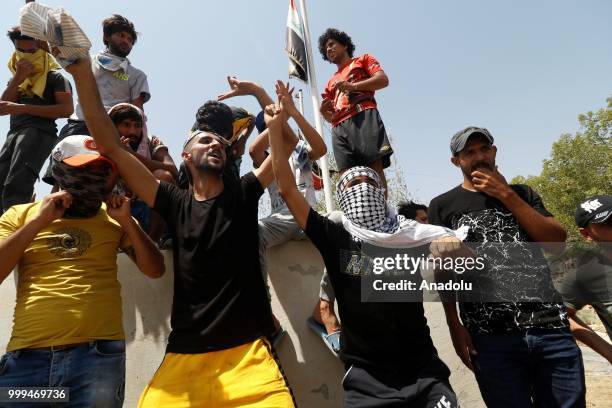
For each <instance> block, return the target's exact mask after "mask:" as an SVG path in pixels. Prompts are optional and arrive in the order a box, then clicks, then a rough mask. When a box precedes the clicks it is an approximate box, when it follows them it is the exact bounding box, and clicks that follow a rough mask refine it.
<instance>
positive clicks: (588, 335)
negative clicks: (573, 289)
mask: <svg viewBox="0 0 612 408" xmlns="http://www.w3.org/2000/svg"><path fill="white" fill-rule="evenodd" d="M567 314H568V315H569V322H570V330H571V331H572V334H573V335H574V337H575V338H576V339H577V340H580V341H581V342H583V343H584V344H586V345H587V346H589V347H590V348H592V349H593V350H594V351H596V352H597V353H599V354H601V355H602V356H603V357H605V358H606V360H608V361H609V362H610V363H611V364H612V344H610V343H608V342H607V341H606V340H604V339H603V338H602V337H601V336H599V335H598V334H597V333H595V332H594V331H593V329H591V328H590V327H589V325H588V324H586V323H585V322H583V321H582V320H581V319H580V318H579V317H578V316H577V315H576V309H574V308H572V307H568V308H567Z"/></svg>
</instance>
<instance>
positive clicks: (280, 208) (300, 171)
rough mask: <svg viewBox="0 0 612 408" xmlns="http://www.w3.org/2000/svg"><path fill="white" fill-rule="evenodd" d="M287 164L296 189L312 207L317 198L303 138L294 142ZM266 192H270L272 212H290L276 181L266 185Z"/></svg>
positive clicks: (306, 145) (306, 146)
mask: <svg viewBox="0 0 612 408" xmlns="http://www.w3.org/2000/svg"><path fill="white" fill-rule="evenodd" d="M289 166H290V167H291V171H293V174H294V175H295V183H296V185H297V187H298V190H300V192H301V193H302V195H303V196H304V198H306V201H307V202H308V204H310V206H311V207H313V206H314V205H315V204H316V201H317V199H316V196H315V189H314V185H313V182H312V161H311V160H310V158H309V157H308V144H307V143H306V142H305V141H304V140H300V141H299V142H298V143H297V144H296V146H295V149H293V152H292V153H291V156H289ZM268 193H269V194H270V205H271V207H272V214H275V213H290V211H289V208H287V204H286V203H285V200H283V197H281V195H280V193H279V191H278V185H277V184H276V181H273V182H272V183H270V185H269V186H268Z"/></svg>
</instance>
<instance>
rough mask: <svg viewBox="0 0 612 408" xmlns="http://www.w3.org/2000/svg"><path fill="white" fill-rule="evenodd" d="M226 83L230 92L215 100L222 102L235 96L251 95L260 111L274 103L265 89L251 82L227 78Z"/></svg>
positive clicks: (231, 77)
mask: <svg viewBox="0 0 612 408" xmlns="http://www.w3.org/2000/svg"><path fill="white" fill-rule="evenodd" d="M227 83H228V84H229V87H230V90H229V91H227V92H225V93H222V94H220V95H219V96H218V97H217V99H218V100H219V101H224V100H226V99H229V98H233V97H235V96H245V95H251V96H254V97H255V99H257V102H259V105H260V106H261V109H264V108H265V107H266V106H268V105H270V104H273V103H274V101H273V100H272V98H271V97H270V95H268V93H267V92H266V90H265V89H263V88H262V87H261V85H259V84H257V83H255V82H252V81H241V80H239V79H238V78H236V77H233V76H228V77H227Z"/></svg>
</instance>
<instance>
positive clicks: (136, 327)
mask: <svg viewBox="0 0 612 408" xmlns="http://www.w3.org/2000/svg"><path fill="white" fill-rule="evenodd" d="M165 256H166V271H167V273H166V275H165V276H164V277H163V278H161V279H157V280H152V279H148V278H146V277H144V276H143V275H142V274H141V273H139V272H138V271H137V270H136V268H135V266H134V265H133V264H132V263H131V261H130V260H129V259H128V258H127V257H126V256H125V255H123V254H121V255H119V258H118V267H119V280H120V282H121V285H122V297H123V324H124V327H125V333H126V340H127V344H128V347H127V375H126V396H125V406H126V407H135V406H136V403H137V402H138V397H139V395H140V392H141V391H142V390H143V389H144V387H145V385H146V384H147V382H148V381H149V380H150V379H151V378H152V376H153V374H154V373H155V370H157V368H158V367H159V365H160V363H161V361H162V358H163V355H164V350H165V346H166V340H167V337H168V333H169V331H170V310H171V307H172V282H173V273H172V254H171V252H170V251H168V252H166V254H165ZM268 268H269V275H270V282H271V291H272V307H273V310H274V313H275V315H276V317H277V318H278V319H279V320H280V321H281V324H282V325H283V327H284V328H285V329H286V330H287V332H288V336H287V337H286V338H285V339H283V341H282V342H281V344H280V346H279V348H278V355H279V358H280V360H281V363H282V366H283V368H284V370H285V374H286V375H287V378H288V379H289V383H290V385H291V388H292V389H293V391H294V394H295V397H296V399H297V402H298V405H299V406H300V407H307V408H311V407H316V408H326V407H340V406H342V398H343V395H342V387H341V385H340V383H341V380H342V376H343V375H344V367H343V365H342V363H341V362H340V361H339V360H337V359H336V358H334V357H333V355H332V354H331V353H330V351H329V350H328V349H327V348H326V347H325V346H324V345H323V343H322V341H321V339H320V338H318V337H317V336H316V335H315V334H314V333H312V332H311V331H310V330H309V329H308V327H307V326H306V319H307V318H308V317H309V316H310V314H311V313H312V309H313V307H314V305H315V302H316V301H317V297H318V293H319V281H320V279H321V273H322V270H323V264H322V260H321V257H320V256H319V253H318V252H317V250H316V249H315V248H314V247H313V246H312V244H310V242H308V241H300V242H289V243H287V244H285V245H283V246H280V247H277V248H272V249H270V250H269V251H268ZM0 301H1V302H2V306H0V350H2V351H4V350H5V347H6V344H7V343H8V340H9V337H10V333H11V327H12V316H13V308H14V302H15V281H14V278H13V275H10V276H9V277H8V278H7V279H6V280H5V281H4V282H3V283H2V284H1V285H0ZM425 310H426V314H427V318H428V320H429V325H430V328H431V330H432V337H433V339H434V342H435V343H436V347H437V348H438V351H439V353H440V356H441V358H442V359H443V360H444V361H445V362H446V364H448V366H449V368H450V369H451V371H452V373H453V374H452V376H451V383H452V385H453V388H454V389H455V392H457V394H458V395H459V397H460V400H461V404H462V405H463V406H465V407H470V408H479V407H484V404H483V403H482V400H481V398H480V393H479V392H478V388H477V386H476V383H475V380H474V376H473V375H472V373H471V372H470V371H469V370H468V369H467V368H465V367H464V366H463V364H462V363H461V361H460V360H459V359H458V358H457V357H456V355H455V352H454V350H453V347H452V343H451V342H450V338H449V335H448V329H447V327H446V322H445V319H444V312H443V311H442V306H441V305H440V304H438V303H426V304H425ZM100 313H104V311H103V310H101V311H100Z"/></svg>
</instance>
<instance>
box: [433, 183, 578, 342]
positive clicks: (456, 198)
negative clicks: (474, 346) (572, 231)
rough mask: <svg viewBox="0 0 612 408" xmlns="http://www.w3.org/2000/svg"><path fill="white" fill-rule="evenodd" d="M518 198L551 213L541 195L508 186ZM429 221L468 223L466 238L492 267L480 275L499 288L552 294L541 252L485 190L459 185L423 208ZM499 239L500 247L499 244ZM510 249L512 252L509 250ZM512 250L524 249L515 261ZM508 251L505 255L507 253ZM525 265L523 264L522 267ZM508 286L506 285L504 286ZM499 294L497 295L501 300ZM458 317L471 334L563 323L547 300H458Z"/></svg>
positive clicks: (563, 315) (455, 225)
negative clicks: (484, 256) (484, 254)
mask: <svg viewBox="0 0 612 408" xmlns="http://www.w3.org/2000/svg"><path fill="white" fill-rule="evenodd" d="M510 187H511V188H512V189H513V190H514V191H515V192H516V193H517V194H518V195H519V197H520V198H521V199H523V200H524V201H525V202H526V203H527V204H529V205H530V206H531V207H532V208H533V209H535V210H536V211H537V212H539V213H540V214H542V215H544V216H546V217H552V214H550V213H549V212H548V211H547V210H546V208H545V207H544V204H543V203H542V199H541V198H540V196H539V195H538V194H537V193H536V192H535V191H534V190H533V189H531V187H529V186H527V185H521V184H516V185H511V186H510ZM427 215H428V217H429V222H430V223H431V224H434V225H441V226H444V227H447V228H451V229H458V228H459V227H461V226H468V227H469V232H468V236H467V238H466V239H465V241H466V242H470V243H477V245H476V247H475V248H477V249H478V250H480V251H482V253H486V254H487V255H486V256H488V261H489V262H491V264H492V265H494V267H491V268H490V270H488V271H487V274H486V275H482V279H487V280H490V281H491V282H494V283H495V282H497V283H498V284H499V287H500V288H503V287H504V285H506V284H507V283H508V282H512V284H513V285H514V286H513V289H514V290H516V291H521V288H522V289H524V290H525V292H531V293H549V292H551V291H552V292H554V289H553V284H552V278H551V276H550V270H549V268H548V265H547V264H546V261H545V259H544V257H543V254H542V252H541V251H540V250H539V249H538V248H536V247H535V246H534V245H531V244H521V243H529V242H532V241H533V240H532V239H531V237H529V235H528V234H527V233H526V232H525V230H524V229H523V228H521V226H520V225H519V223H518V221H517V220H516V218H515V217H514V215H513V214H512V212H511V211H510V210H508V209H507V208H506V207H505V206H504V205H503V204H502V203H501V201H499V200H497V199H495V198H493V197H490V196H488V195H487V194H485V193H481V192H475V191H470V190H467V189H465V188H463V187H462V186H457V187H456V188H454V189H452V190H450V191H448V192H446V193H444V194H442V195H440V196H438V197H436V198H434V199H433V200H432V201H431V203H430V204H429V209H428V212H427ZM501 243H503V245H500V244H501ZM508 248H512V251H510V250H508ZM517 248H519V250H522V251H523V256H522V259H521V262H520V264H521V265H519V264H518V263H516V258H513V259H509V257H510V256H514V257H515V256H516V251H517ZM511 252H513V254H511V255H510V253H511ZM526 265H527V267H525V266H526ZM506 286H507V285H506ZM502 296H503V294H500V298H501V297H502ZM459 308H460V312H461V320H462V321H463V324H464V325H465V326H466V328H467V329H468V330H469V331H470V332H471V333H477V334H501V333H507V332H513V331H519V330H524V329H529V328H541V329H556V328H565V327H567V326H568V322H567V314H566V311H565V308H564V307H563V305H562V304H561V303H558V302H548V301H546V300H543V301H542V302H537V301H536V302H460V303H459Z"/></svg>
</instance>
